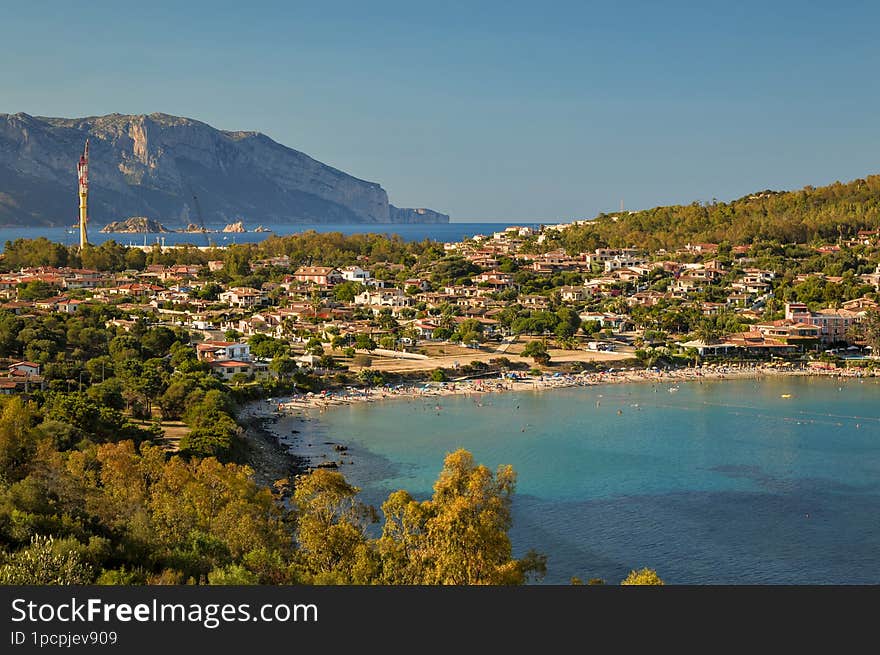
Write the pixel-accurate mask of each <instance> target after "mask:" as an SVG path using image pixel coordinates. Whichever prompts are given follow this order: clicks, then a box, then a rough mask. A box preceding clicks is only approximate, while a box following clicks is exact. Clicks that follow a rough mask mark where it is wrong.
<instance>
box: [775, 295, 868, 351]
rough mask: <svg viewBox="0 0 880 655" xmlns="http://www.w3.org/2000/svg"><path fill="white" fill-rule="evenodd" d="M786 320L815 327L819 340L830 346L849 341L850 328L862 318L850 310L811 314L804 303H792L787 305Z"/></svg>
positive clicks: (826, 310)
mask: <svg viewBox="0 0 880 655" xmlns="http://www.w3.org/2000/svg"><path fill="white" fill-rule="evenodd" d="M785 318H786V319H788V320H789V321H793V322H796V323H806V324H807V325H815V326H816V327H818V328H819V340H820V341H821V342H822V343H823V344H826V345H828V344H834V343H843V342H846V341H848V340H849V337H848V335H849V331H850V328H851V327H852V326H853V325H854V324H855V323H856V322H857V321H858V320H859V319H860V318H861V313H860V312H854V311H850V310H848V309H820V310H819V311H817V312H811V311H810V309H809V308H808V307H807V306H806V304H804V303H798V302H790V303H786V304H785Z"/></svg>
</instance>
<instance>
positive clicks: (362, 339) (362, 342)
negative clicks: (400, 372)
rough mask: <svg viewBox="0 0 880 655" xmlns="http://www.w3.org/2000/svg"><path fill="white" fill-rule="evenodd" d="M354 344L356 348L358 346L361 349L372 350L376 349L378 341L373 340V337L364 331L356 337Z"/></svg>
mask: <svg viewBox="0 0 880 655" xmlns="http://www.w3.org/2000/svg"><path fill="white" fill-rule="evenodd" d="M354 345H355V348H358V349H359V350H368V351H370V352H372V351H373V350H376V347H377V345H376V342H375V341H374V340H373V337H371V336H370V335H369V334H366V333H364V332H361V333H360V334H358V335H357V336H356V337H355V339H354Z"/></svg>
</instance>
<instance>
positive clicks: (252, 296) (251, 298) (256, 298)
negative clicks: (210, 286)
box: [219, 287, 266, 308]
mask: <svg viewBox="0 0 880 655" xmlns="http://www.w3.org/2000/svg"><path fill="white" fill-rule="evenodd" d="M219 298H220V302H224V303H226V304H227V305H230V306H231V307H242V308H246V307H257V306H259V305H262V304H263V303H264V302H265V301H266V293H265V292H264V291H261V290H260V289H254V288H251V287H233V288H231V289H228V290H227V291H224V292H222V293H221V294H220V296H219Z"/></svg>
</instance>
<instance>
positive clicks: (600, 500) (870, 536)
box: [292, 377, 880, 584]
mask: <svg viewBox="0 0 880 655" xmlns="http://www.w3.org/2000/svg"><path fill="white" fill-rule="evenodd" d="M670 386H671V385H670V384H668V383H664V384H657V385H652V384H627V385H607V386H595V387H589V388H572V389H564V390H552V391H545V392H519V393H506V394H505V393H502V394H486V395H481V396H479V397H477V396H470V397H467V396H446V397H441V398H430V399H415V400H402V399H395V400H389V401H385V402H377V403H362V404H354V405H350V406H345V407H339V408H333V409H331V410H327V411H324V412H321V413H320V414H313V415H312V416H311V418H310V419H309V420H306V421H305V422H304V423H303V424H302V426H300V429H301V430H302V432H301V434H299V435H297V436H296V438H295V439H294V440H293V441H292V449H293V450H294V451H295V452H297V453H300V454H305V455H310V454H311V455H313V457H314V459H315V461H317V460H319V459H321V455H322V454H323V455H324V456H325V457H330V458H334V457H335V456H336V455H337V454H334V452H333V451H332V449H331V447H330V446H329V445H327V444H328V442H330V443H334V444H335V443H341V444H345V445H347V446H348V447H349V451H348V453H347V454H346V455H345V456H343V457H342V460H343V464H342V467H341V469H340V470H341V471H342V472H343V473H344V474H345V475H346V477H347V478H348V479H349V480H350V481H352V482H353V483H355V484H356V485H358V486H360V487H361V488H362V489H363V492H362V493H363V498H364V500H366V501H368V502H370V503H372V504H374V505H376V506H377V507H378V506H379V505H380V504H381V502H382V500H383V499H384V498H385V497H386V496H387V494H388V492H390V491H392V490H395V489H398V488H405V489H407V490H409V491H410V492H411V493H413V494H414V495H417V496H420V497H426V496H428V495H429V494H430V492H431V486H432V484H433V481H434V480H435V479H436V476H437V473H438V472H439V470H440V467H441V465H442V461H443V457H444V456H445V454H446V453H448V452H450V451H452V450H455V449H456V448H460V447H462V448H467V449H468V450H470V451H471V452H472V453H473V454H474V456H475V458H476V460H477V462H479V463H483V464H486V465H487V466H489V467H490V468H493V469H494V468H495V467H496V466H498V465H500V464H512V465H513V467H514V468H515V470H516V471H517V473H518V475H519V478H518V485H517V493H516V496H515V498H514V505H513V515H514V525H513V529H512V531H511V536H512V540H513V545H514V552H515V554H517V555H519V554H522V553H524V552H525V551H526V550H528V549H529V548H535V549H537V550H539V551H541V552H543V553H545V554H546V555H547V556H548V558H549V561H548V574H547V576H546V578H545V580H544V582H545V583H557V584H559V583H567V582H568V581H569V580H570V578H571V576H578V577H580V578H581V579H583V580H587V579H589V578H601V579H604V580H605V581H606V582H608V583H609V584H617V583H618V582H619V581H620V580H621V579H623V578H624V577H625V576H626V574H627V573H628V572H629V571H630V570H631V569H634V568H641V567H644V566H648V567H651V568H654V569H656V570H657V571H658V573H659V574H660V576H661V577H662V578H663V579H664V580H665V581H666V582H667V583H673V584H676V583H677V584H877V583H878V582H880V411H878V404H877V399H878V392H880V388H878V381H877V380H875V379H870V378H868V379H864V380H858V379H841V380H834V379H827V378H796V377H789V378H774V379H768V380H728V381H703V382H702V383H700V382H696V381H695V382H681V383H677V385H676V386H677V389H678V390H677V391H674V392H671V391H670V390H669V389H670ZM784 395H788V396H790V397H788V398H786V397H783V396H784ZM322 448H323V450H322ZM319 453H320V454H319Z"/></svg>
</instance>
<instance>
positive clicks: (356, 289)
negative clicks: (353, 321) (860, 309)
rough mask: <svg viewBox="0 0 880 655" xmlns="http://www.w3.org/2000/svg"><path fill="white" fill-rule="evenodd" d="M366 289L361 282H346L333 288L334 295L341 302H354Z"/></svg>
mask: <svg viewBox="0 0 880 655" xmlns="http://www.w3.org/2000/svg"><path fill="white" fill-rule="evenodd" d="M364 289H366V287H365V286H364V285H363V284H361V283H360V282H355V281H353V280H346V281H345V282H342V283H341V284H337V285H336V286H335V287H333V295H334V297H335V298H336V300H338V301H339V302H346V303H351V302H354V297H355V296H357V295H358V294H361V293H363V292H364Z"/></svg>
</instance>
